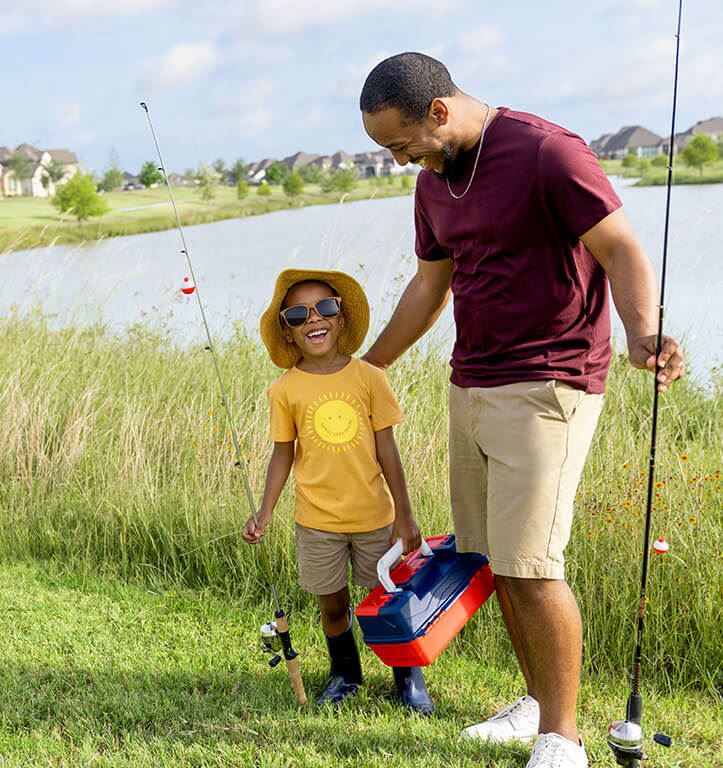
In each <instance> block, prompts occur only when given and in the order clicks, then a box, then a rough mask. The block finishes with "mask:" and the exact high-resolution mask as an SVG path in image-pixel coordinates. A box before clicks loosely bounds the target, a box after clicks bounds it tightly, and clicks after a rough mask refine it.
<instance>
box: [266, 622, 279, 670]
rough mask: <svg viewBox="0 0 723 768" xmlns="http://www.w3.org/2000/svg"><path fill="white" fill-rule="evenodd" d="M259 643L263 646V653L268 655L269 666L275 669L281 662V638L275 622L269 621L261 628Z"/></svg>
mask: <svg viewBox="0 0 723 768" xmlns="http://www.w3.org/2000/svg"><path fill="white" fill-rule="evenodd" d="M261 642H262V643H263V645H264V648H263V652H264V653H270V654H271V658H270V659H269V666H270V667H275V666H276V665H277V664H278V663H279V662H280V661H281V650H282V644H281V637H280V636H279V628H278V627H277V626H276V622H275V621H269V622H268V623H267V624H264V625H262V627H261Z"/></svg>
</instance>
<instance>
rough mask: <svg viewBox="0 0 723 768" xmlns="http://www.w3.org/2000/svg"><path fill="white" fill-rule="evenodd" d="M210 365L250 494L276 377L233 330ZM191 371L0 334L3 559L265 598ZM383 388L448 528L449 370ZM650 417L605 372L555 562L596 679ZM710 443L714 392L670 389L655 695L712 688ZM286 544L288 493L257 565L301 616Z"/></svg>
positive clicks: (625, 597) (242, 599) (628, 375)
mask: <svg viewBox="0 0 723 768" xmlns="http://www.w3.org/2000/svg"><path fill="white" fill-rule="evenodd" d="M219 352H220V362H221V366H222V371H223V375H224V378H225V380H226V383H227V386H228V389H229V401H230V404H231V408H232V411H233V413H234V414H235V416H236V419H237V426H238V429H239V433H240V435H241V438H242V441H243V447H244V451H245V452H246V455H247V458H248V462H249V469H250V480H251V484H252V487H253V488H254V490H255V492H256V494H257V495H259V494H260V491H261V489H262V485H263V477H264V473H265V459H266V456H267V454H268V451H269V448H270V443H269V440H268V437H267V426H266V419H267V415H266V398H265V393H264V390H265V387H266V385H267V384H268V383H269V382H270V381H271V380H272V379H273V378H274V377H275V376H276V374H277V372H276V371H275V370H274V369H273V367H272V365H271V364H270V362H269V361H268V360H267V357H266V355H265V354H264V352H263V350H262V349H261V348H260V347H259V346H258V345H257V344H256V343H254V342H252V341H251V340H249V339H248V338H246V337H245V336H244V335H242V334H241V333H240V332H239V334H238V335H236V336H235V337H234V338H232V339H230V340H229V341H228V342H226V343H224V344H223V345H221V348H220V350H219ZM207 355H208V353H207V352H205V351H204V349H203V345H202V344H200V343H199V344H198V345H197V346H193V347H190V348H188V349H178V348H176V347H174V346H173V345H172V344H171V343H170V342H169V340H168V339H166V338H164V337H163V336H162V335H154V334H152V333H150V332H148V331H146V330H143V329H141V328H135V329H132V330H131V331H130V332H129V333H128V334H127V336H125V337H123V338H119V337H115V336H112V335H110V334H108V333H106V332H105V330H104V329H103V328H102V327H91V328H84V329H79V328H70V329H65V330H51V329H50V328H49V327H48V325H47V323H46V321H45V319H44V318H42V317H34V318H21V317H18V316H11V317H8V318H5V319H3V320H0V423H2V429H1V430H0V556H2V557H3V558H5V559H8V560H9V559H27V558H37V559H52V560H56V561H60V562H62V563H65V564H67V567H69V568H73V569H82V570H87V571H92V572H97V573H104V572H112V573H113V574H117V575H120V576H122V577H124V578H127V579H130V580H133V581H141V582H144V583H160V584H171V583H182V584H185V585H189V586H210V587H213V588H215V589H217V590H218V591H219V592H222V593H225V594H227V595H229V596H231V597H232V598H233V599H234V600H237V601H238V603H239V604H244V605H257V604H258V603H259V602H264V601H267V600H268V593H267V591H266V587H265V585H264V583H263V582H262V580H261V578H260V576H259V569H258V568H257V565H256V563H255V562H254V557H255V550H254V549H253V548H251V547H248V546H247V545H245V544H244V543H243V541H242V540H241V536H240V530H241V528H242V526H243V524H244V522H245V519H246V517H247V515H248V511H247V509H246V507H245V502H244V496H243V493H242V488H241V484H240V478H239V477H238V473H237V470H235V469H234V467H233V459H232V456H231V445H230V441H229V433H228V428H227V425H226V423H225V420H224V415H223V410H222V408H221V407H220V401H219V395H218V392H217V385H216V382H215V379H214V376H213V371H212V368H211V365H210V361H209V360H208V357H207ZM390 377H391V380H392V384H393V386H394V387H395V389H396V392H397V394H398V396H399V399H400V401H401V404H402V406H403V408H404V409H405V411H406V414H407V420H406V422H405V424H404V425H403V426H401V427H400V428H399V429H398V438H399V443H400V450H401V453H402V457H403V461H404V464H405V468H406V473H407V480H408V485H409V488H410V492H411V497H412V501H413V504H414V507H415V510H416V514H417V517H418V519H419V521H420V525H421V526H422V529H423V531H424V533H426V534H428V535H431V534H435V533H439V532H443V531H448V530H451V521H450V517H449V511H448V502H447V499H448V488H447V451H446V439H447V414H446V392H447V377H448V368H447V366H446V363H445V361H443V360H440V359H438V358H437V357H434V356H423V355H421V353H420V354H416V355H415V354H412V355H408V356H407V357H406V358H405V360H404V361H402V362H400V363H399V364H398V365H397V366H396V367H395V368H394V369H393V370H392V371H391V374H390ZM650 401H651V387H650V380H649V377H648V376H647V375H645V374H642V373H640V372H637V371H633V370H632V369H631V368H630V367H629V366H628V365H627V363H625V361H623V360H621V359H616V360H615V362H614V365H613V369H612V372H611V376H610V381H609V391H608V397H607V403H606V407H605V410H604V414H603V417H602V421H601V424H600V428H599V429H598V433H597V436H596V440H595V443H594V445H593V448H592V452H591V455H590V457H589V460H588V464H587V467H586V470H585V474H584V477H583V481H582V483H581V486H580V489H579V494H578V499H577V518H576V523H575V527H574V531H573V538H572V542H571V544H570V547H569V551H568V575H569V580H570V583H571V585H572V587H573V589H574V590H575V592H576V594H577V595H578V597H579V600H580V606H581V610H582V612H583V618H584V626H585V653H586V668H587V670H588V671H589V672H593V673H594V672H600V671H610V670H612V669H614V670H619V669H620V668H621V667H622V666H625V665H627V664H628V663H629V657H630V652H631V645H632V642H633V638H634V629H635V624H634V619H635V612H636V608H637V592H638V582H639V570H640V556H641V548H642V524H643V515H644V506H645V480H646V473H647V466H648V451H649V432H650ZM720 426H721V380H720V378H717V379H715V378H714V382H713V387H712V391H708V392H706V391H703V390H702V389H701V388H700V387H699V386H697V385H696V384H695V383H694V382H690V381H683V382H681V383H680V384H678V385H677V386H676V387H675V388H674V389H673V390H672V391H671V392H669V393H666V395H665V396H664V397H663V399H662V407H661V412H660V430H659V437H658V487H656V495H655V520H654V525H653V533H654V535H655V536H658V535H665V537H666V538H667V540H668V541H669V543H670V545H671V550H670V553H669V554H668V555H666V556H663V557H658V556H656V557H654V558H653V559H652V561H651V568H650V581H649V590H648V595H649V605H648V612H647V623H646V642H645V648H646V654H647V657H646V664H647V668H646V671H647V673H648V674H649V675H650V676H651V679H653V680H654V681H655V682H656V683H657V684H659V685H661V686H668V685H669V686H672V685H675V686H680V685H689V686H696V687H697V686H701V687H703V688H705V689H708V690H709V691H713V690H714V689H715V687H716V685H720V671H721V650H720V649H721V646H722V645H723V637H722V636H721V635H722V632H721V621H720V618H721V617H720V596H721V565H722V558H723V547H722V546H721V478H720V468H721V452H722V449H721V441H720ZM291 532H292V496H291V492H290V489H288V488H287V490H286V491H285V493H284V494H283V496H282V499H281V502H280V504H279V508H278V509H277V512H276V516H275V519H274V522H273V524H272V527H271V530H270V533H269V536H268V538H267V543H268V551H269V552H270V553H271V554H272V557H273V562H274V568H275V573H276V579H277V585H278V588H279V590H280V592H281V594H283V595H284V600H285V601H286V602H288V601H289V600H293V603H294V606H295V607H296V608H299V609H302V610H304V609H306V608H307V607H308V606H309V605H310V600H309V599H308V598H307V597H306V596H305V595H304V594H303V593H302V592H301V591H300V590H299V589H298V588H297V587H296V585H295V578H296V572H295V561H294V556H293V540H292V533H291ZM492 603H493V601H490V604H489V605H487V606H485V607H484V608H483V611H484V613H483V621H481V622H477V623H475V625H474V627H472V628H471V629H469V630H468V631H467V634H466V641H465V646H464V647H465V648H467V649H475V650H474V652H475V653H479V654H483V655H485V656H495V655H497V654H508V653H509V649H508V646H507V642H506V640H505V638H504V633H503V631H502V629H501V627H500V623H499V621H498V620H497V618H496V615H495V614H496V608H495V606H494V605H493V604H492ZM493 616H495V618H494V621H493V620H492V617H493ZM485 619H489V621H486V620H485ZM470 639H471V640H472V642H471V643H470V642H468V641H469V640H470Z"/></svg>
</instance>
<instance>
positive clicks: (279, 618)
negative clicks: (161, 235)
mask: <svg viewBox="0 0 723 768" xmlns="http://www.w3.org/2000/svg"><path fill="white" fill-rule="evenodd" d="M141 107H143V110H144V111H145V113H146V117H147V118H148V127H149V128H150V130H151V136H152V137H153V143H154V144H155V146H156V154H157V155H158V162H159V166H158V170H159V171H160V172H161V173H162V174H163V181H164V182H165V185H166V189H167V190H168V196H169V198H170V200H171V207H172V208H173V213H174V215H175V217H176V225H177V228H178V232H179V234H180V236H181V242H182V243H183V249H182V250H181V253H182V254H183V255H184V256H185V257H186V263H187V265H188V270H189V272H190V274H191V281H192V283H191V285H193V286H195V291H194V292H195V294H196V299H197V301H198V308H199V310H200V312H201V319H202V320H203V327H204V330H205V331H206V339H207V341H208V344H207V346H206V349H207V350H208V351H209V352H210V353H211V360H212V361H213V368H214V370H215V372H216V378H217V380H218V386H219V389H220V390H221V402H222V404H223V407H224V410H225V412H226V419H227V421H228V425H229V428H230V430H231V440H232V442H233V447H234V452H235V456H236V462H235V466H236V467H237V468H238V470H239V471H240V473H241V479H242V482H243V486H244V491H245V493H246V499H247V501H248V504H249V508H250V509H251V516H252V517H253V519H254V522H255V523H256V524H257V525H258V517H257V513H256V504H255V503H254V497H253V494H252V492H251V486H250V484H249V480H248V472H247V470H246V461H245V458H244V455H243V451H242V450H241V444H240V442H239V439H238V434H237V432H236V426H235V424H234V420H233V418H232V417H231V410H230V408H229V404H228V398H227V397H226V387H225V386H224V383H223V378H222V377H221V370H220V368H219V365H218V359H217V357H216V351H215V349H214V346H213V339H212V338H211V331H210V330H209V327H208V322H207V321H206V312H205V311H204V309H203V302H202V301H201V294H200V292H199V290H198V281H197V280H196V275H195V273H194V271H193V264H192V263H191V254H190V253H189V250H188V245H187V244H186V237H185V235H184V233H183V227H182V226H181V219H180V218H179V216H178V208H177V207H176V201H175V199H174V197H173V190H172V189H171V185H170V184H169V183H168V175H167V173H166V165H165V163H164V162H163V155H162V154H161V148H160V146H159V144H158V139H157V137H156V132H155V130H154V128H153V122H152V120H151V114H150V112H149V111H148V105H147V104H146V103H145V102H144V101H142V102H141ZM256 552H257V557H258V562H259V567H260V568H261V570H262V572H263V574H264V577H265V578H266V581H267V582H268V585H269V588H270V590H271V594H272V596H273V599H274V606H275V608H276V611H275V621H272V622H269V623H268V624H264V626H263V627H262V628H261V639H262V641H263V644H264V652H267V653H271V654H273V655H272V658H271V660H270V661H269V665H270V666H272V667H275V666H276V665H277V664H278V663H279V662H280V661H281V656H280V655H279V652H281V653H282V654H283V657H284V660H285V661H286V668H287V670H288V672H289V677H290V678H291V686H292V688H293V689H294V694H295V695H296V700H297V702H298V703H299V706H302V707H303V706H305V705H306V692H305V690H304V683H303V681H302V679H301V673H300V671H299V662H298V659H297V657H298V654H297V653H296V651H295V650H294V648H293V646H292V645H291V636H290V634H289V622H288V619H287V617H286V614H285V613H284V611H283V610H282V609H281V604H280V603H279V597H278V595H277V592H276V586H275V584H274V580H273V574H272V571H271V566H270V564H269V560H268V554H267V552H266V549H265V547H264V545H263V544H262V543H259V545H258V548H257V549H256Z"/></svg>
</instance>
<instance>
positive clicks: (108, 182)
mask: <svg viewBox="0 0 723 768" xmlns="http://www.w3.org/2000/svg"><path fill="white" fill-rule="evenodd" d="M122 186H123V171H121V169H120V158H119V157H118V153H117V152H116V151H115V149H112V150H111V152H110V157H109V158H108V165H106V167H105V173H104V174H103V178H102V179H101V180H100V183H99V184H98V189H99V190H102V191H103V192H112V191H113V190H114V189H118V187H122Z"/></svg>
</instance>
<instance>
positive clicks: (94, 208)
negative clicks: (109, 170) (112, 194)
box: [53, 173, 108, 224]
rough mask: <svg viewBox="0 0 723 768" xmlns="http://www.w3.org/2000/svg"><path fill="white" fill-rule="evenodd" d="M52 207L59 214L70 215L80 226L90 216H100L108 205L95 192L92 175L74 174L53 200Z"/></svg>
mask: <svg viewBox="0 0 723 768" xmlns="http://www.w3.org/2000/svg"><path fill="white" fill-rule="evenodd" d="M53 205H54V206H55V207H56V208H57V209H58V210H59V211H60V212H61V213H72V214H73V215H74V216H75V217H76V218H77V219H78V224H81V223H82V222H83V221H85V220H86V219H89V218H90V217H91V216H102V215H103V214H104V213H105V212H106V211H107V210H108V205H107V203H106V202H105V200H103V198H102V197H101V196H100V195H99V194H98V193H97V192H96V191H95V181H94V179H93V175H92V174H90V173H89V174H87V175H86V174H84V173H76V174H75V176H73V178H72V179H69V180H68V181H67V182H66V183H65V184H63V186H62V187H60V188H59V189H58V192H57V194H56V195H55V197H54V198H53Z"/></svg>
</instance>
